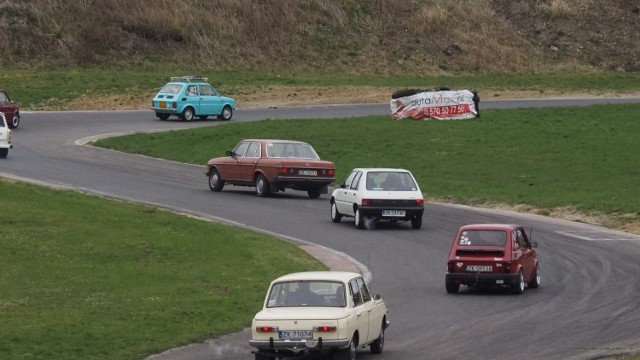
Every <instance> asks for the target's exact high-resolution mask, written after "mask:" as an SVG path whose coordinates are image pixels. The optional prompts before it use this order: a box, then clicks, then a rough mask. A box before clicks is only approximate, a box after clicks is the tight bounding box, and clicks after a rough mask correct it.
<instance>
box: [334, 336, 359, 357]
mask: <svg viewBox="0 0 640 360" xmlns="http://www.w3.org/2000/svg"><path fill="white" fill-rule="evenodd" d="M356 347H357V345H356V340H355V338H354V339H351V342H350V343H349V347H348V348H346V349H341V350H337V351H335V352H334V353H333V360H356Z"/></svg>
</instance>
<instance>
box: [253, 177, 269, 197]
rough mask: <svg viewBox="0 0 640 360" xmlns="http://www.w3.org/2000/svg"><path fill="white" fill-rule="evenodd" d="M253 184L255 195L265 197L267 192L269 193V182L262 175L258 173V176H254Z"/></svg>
mask: <svg viewBox="0 0 640 360" xmlns="http://www.w3.org/2000/svg"><path fill="white" fill-rule="evenodd" d="M255 185H256V195H258V196H260V197H265V196H269V193H271V188H270V187H269V182H268V181H267V179H266V178H265V177H264V175H262V174H258V176H256V183H255Z"/></svg>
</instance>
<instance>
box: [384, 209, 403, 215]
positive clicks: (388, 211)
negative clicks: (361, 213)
mask: <svg viewBox="0 0 640 360" xmlns="http://www.w3.org/2000/svg"><path fill="white" fill-rule="evenodd" d="M406 214H407V212H406V211H404V210H382V216H405V215H406Z"/></svg>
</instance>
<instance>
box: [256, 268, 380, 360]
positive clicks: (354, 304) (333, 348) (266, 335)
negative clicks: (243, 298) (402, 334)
mask: <svg viewBox="0 0 640 360" xmlns="http://www.w3.org/2000/svg"><path fill="white" fill-rule="evenodd" d="M387 312H388V309H387V307H386V305H385V303H384V301H383V300H382V299H381V297H380V295H371V293H370V292H369V288H368V286H367V284H366V283H365V281H364V279H363V278H362V276H361V275H360V274H358V273H353V272H344V271H311V272H301V273H293V274H289V275H285V276H282V277H279V278H277V279H275V280H274V281H272V282H271V285H270V286H269V292H268V293H267V296H266V298H265V301H264V305H263V309H262V310H261V311H260V312H258V313H257V314H256V315H255V317H254V319H253V322H252V324H251V340H249V345H251V346H253V347H255V348H256V349H257V350H256V351H253V353H254V354H255V359H256V360H267V359H273V358H282V357H292V356H299V355H305V354H312V353H321V354H326V355H331V356H332V357H333V359H334V360H354V359H355V358H356V354H357V351H356V349H357V348H363V347H366V346H369V347H370V350H371V352H372V353H374V354H380V353H382V350H383V348H384V332H385V330H386V329H387V327H388V326H389V321H388V319H387Z"/></svg>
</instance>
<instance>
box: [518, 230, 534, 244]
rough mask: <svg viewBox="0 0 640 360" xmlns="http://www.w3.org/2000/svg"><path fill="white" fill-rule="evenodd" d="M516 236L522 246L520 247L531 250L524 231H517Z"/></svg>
mask: <svg viewBox="0 0 640 360" xmlns="http://www.w3.org/2000/svg"><path fill="white" fill-rule="evenodd" d="M516 236H517V237H518V243H519V244H520V247H522V248H530V247H531V246H529V243H528V242H527V240H526V239H525V237H524V235H523V234H522V229H518V230H516Z"/></svg>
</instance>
